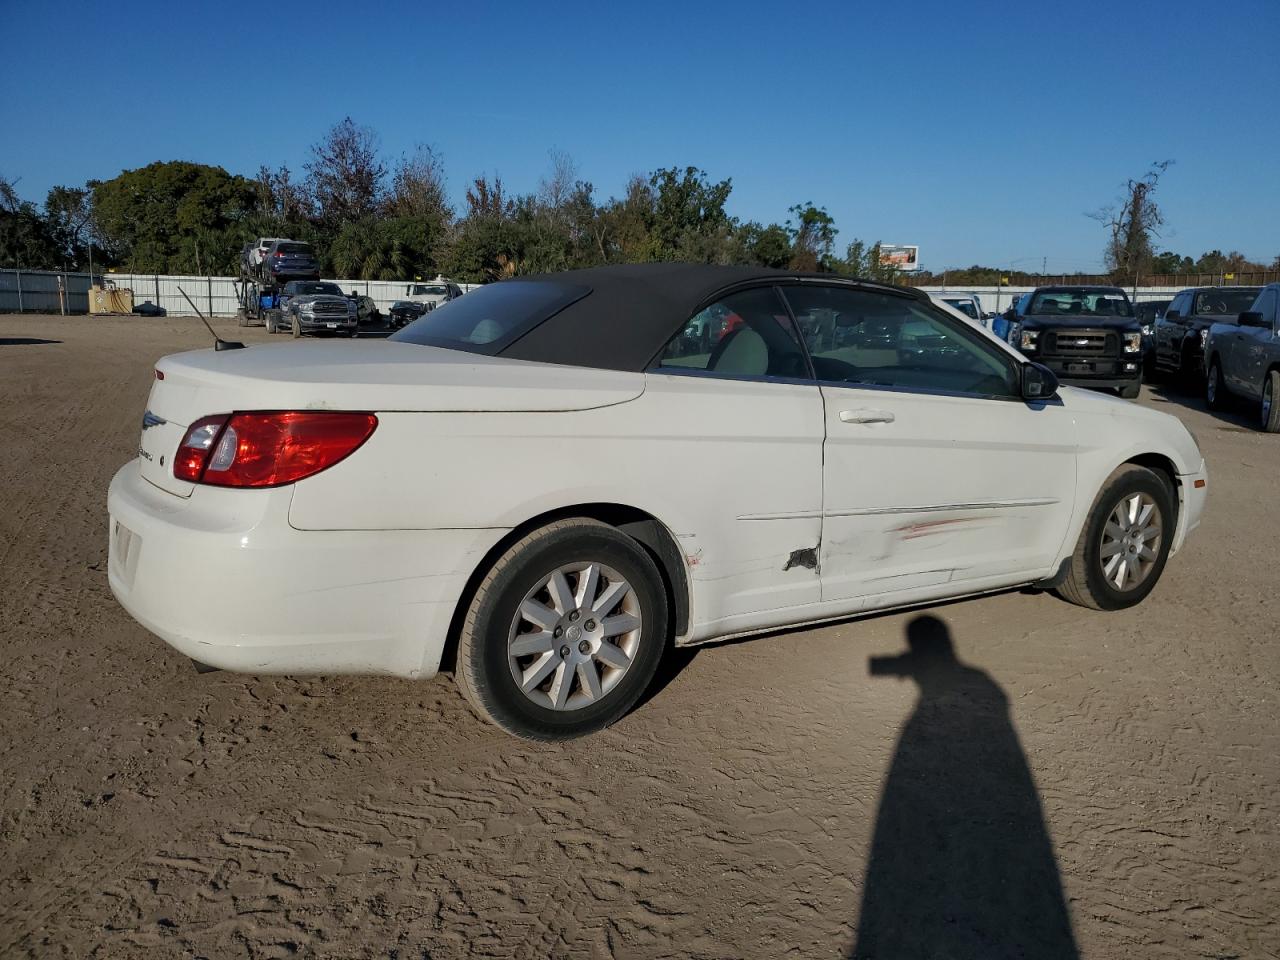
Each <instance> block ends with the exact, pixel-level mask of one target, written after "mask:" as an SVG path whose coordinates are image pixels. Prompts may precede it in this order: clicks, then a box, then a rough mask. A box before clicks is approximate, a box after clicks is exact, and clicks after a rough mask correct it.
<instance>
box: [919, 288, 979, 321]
mask: <svg viewBox="0 0 1280 960" xmlns="http://www.w3.org/2000/svg"><path fill="white" fill-rule="evenodd" d="M929 299H930V300H932V301H933V302H934V303H941V304H946V305H947V306H948V307H951V308H952V309H953V310H958V311H960V312H961V313H963V314H964V315H965V316H966V317H968V318H969V319H970V320H973V321H974V322H976V323H978V324H979V325H981V326H984V327H985V326H988V324H989V323H990V320H991V318H992V317H993V316H995V314H992V313H987V312H986V311H984V310H983V309H982V298H981V297H979V296H978V295H977V294H976V293H945V292H944V293H931V294H929Z"/></svg>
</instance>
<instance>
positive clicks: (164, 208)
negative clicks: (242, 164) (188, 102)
mask: <svg viewBox="0 0 1280 960" xmlns="http://www.w3.org/2000/svg"><path fill="white" fill-rule="evenodd" d="M90 186H91V192H92V206H93V212H92V216H93V221H94V224H95V225H96V227H97V229H98V230H100V231H101V233H102V235H103V238H104V239H106V240H107V241H108V242H109V243H110V244H111V245H112V246H113V247H114V248H115V250H116V252H117V255H118V256H119V257H120V259H121V261H122V262H123V263H124V265H125V266H126V267H127V268H128V269H130V270H132V271H134V272H137V273H202V274H230V273H233V272H235V270H236V269H237V264H238V261H239V258H240V248H241V246H242V244H243V242H244V241H243V239H242V237H243V234H242V230H243V225H244V224H245V222H246V221H247V218H248V217H249V216H250V215H251V213H252V211H253V210H254V209H255V205H256V203H257V199H258V196H257V195H258V190H257V188H256V187H255V185H254V183H253V182H252V181H250V180H246V179H245V178H244V177H241V176H232V175H231V174H229V173H227V171H226V170H224V169H222V168H221V167H211V166H207V165H205V164H200V163H188V162H186V161H182V160H176V161H171V162H168V163H153V164H150V165H148V166H146V167H142V168H140V169H137V170H125V171H123V172H122V173H121V174H120V175H119V176H116V177H114V178H112V179H111V180H104V181H101V182H93V183H91V185H90Z"/></svg>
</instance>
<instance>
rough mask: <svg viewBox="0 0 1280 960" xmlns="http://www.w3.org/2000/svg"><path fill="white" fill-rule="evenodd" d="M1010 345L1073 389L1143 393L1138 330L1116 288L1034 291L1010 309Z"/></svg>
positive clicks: (1130, 395)
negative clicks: (1106, 389) (1011, 311)
mask: <svg viewBox="0 0 1280 960" xmlns="http://www.w3.org/2000/svg"><path fill="white" fill-rule="evenodd" d="M1014 312H1015V315H1014V317H1013V325H1012V327H1011V329H1010V331H1009V342H1010V343H1012V344H1013V345H1014V346H1015V347H1017V348H1018V349H1019V350H1021V351H1022V352H1023V353H1025V354H1026V355H1027V356H1028V357H1030V358H1031V359H1032V360H1035V361H1036V362H1037V363H1043V364H1044V365H1045V366H1046V367H1048V368H1049V369H1050V370H1052V371H1053V372H1054V373H1055V374H1057V375H1058V379H1059V380H1060V381H1061V382H1063V383H1065V384H1068V385H1069V386H1075V387H1099V388H1110V389H1115V390H1119V391H1120V396H1122V397H1125V398H1127V399H1130V400H1132V399H1133V398H1134V397H1136V396H1137V395H1138V391H1139V390H1141V388H1142V327H1141V326H1140V325H1139V324H1138V321H1137V319H1136V318H1135V317H1134V315H1133V306H1132V305H1131V304H1130V303H1129V298H1128V297H1126V296H1125V294H1124V291H1123V290H1121V289H1120V288H1119V287H1037V288H1036V289H1035V290H1033V291H1032V292H1031V293H1028V294H1024V295H1023V296H1022V297H1021V298H1020V299H1019V300H1018V302H1017V304H1016V305H1015V307H1014Z"/></svg>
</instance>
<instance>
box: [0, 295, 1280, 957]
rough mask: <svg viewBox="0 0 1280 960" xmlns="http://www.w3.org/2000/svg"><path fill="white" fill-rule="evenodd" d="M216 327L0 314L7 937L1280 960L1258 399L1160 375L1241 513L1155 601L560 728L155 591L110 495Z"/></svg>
mask: <svg viewBox="0 0 1280 960" xmlns="http://www.w3.org/2000/svg"><path fill="white" fill-rule="evenodd" d="M218 325H219V328H220V330H222V332H223V333H224V334H225V335H227V336H232V335H235V334H240V333H242V331H237V330H235V328H234V326H233V325H232V324H230V323H228V322H226V321H222V322H219V324H218ZM247 339H249V340H252V341H255V342H257V341H262V340H265V339H266V336H265V334H264V333H262V332H261V331H248V332H247ZM206 343H207V335H206V334H205V333H204V331H203V330H202V328H200V327H199V326H198V325H197V321H195V320H194V319H182V318H165V319H157V320H147V319H141V318H120V319H93V320H91V319H88V318H70V319H62V318H56V317H52V318H51V317H12V316H10V317H4V318H0V491H2V495H3V500H2V502H0V591H2V593H0V802H2V806H0V853H2V854H3V856H2V857H0V956H3V957H5V958H9V957H42V958H43V957H77V958H78V957H101V958H132V957H145V958H158V957H207V958H225V957H232V958H234V957H254V958H257V957H286V956H303V957H324V958H355V957H384V958H406V960H407V958H426V957H431V958H447V957H461V956H476V957H522V958H543V957H575V958H576V957H583V958H597V957H601V958H603V957H619V958H621V957H708V958H709V957H761V958H768V957H844V956H852V955H855V954H856V955H864V954H865V955H876V956H879V957H907V956H910V957H917V956H918V957H926V956H928V957H945V956H983V957H1005V956H1010V957H1012V956H1026V957H1073V956H1087V957H1098V958H1111V957H1115V958H1134V957H1144V958H1145V957H1155V958H1165V957H1168V958H1188V957H1204V958H1244V957H1250V958H1252V957H1275V956H1277V955H1280V877H1278V871H1280V866H1278V865H1280V720H1277V708H1278V706H1280V653H1278V652H1277V643H1278V642H1280V637H1277V625H1278V624H1280V591H1277V571H1278V570H1280V520H1277V513H1276V499H1275V498H1276V495H1277V477H1280V437H1271V436H1264V435H1261V434H1259V433H1256V432H1255V431H1254V430H1253V429H1252V426H1251V424H1248V423H1247V421H1246V420H1245V418H1244V416H1243V415H1231V416H1223V417H1219V416H1215V415H1211V414H1209V413H1207V412H1206V411H1205V410H1204V408H1203V406H1202V405H1201V404H1200V403H1199V402H1196V401H1191V400H1188V399H1186V398H1183V397H1180V396H1179V395H1177V394H1173V393H1171V394H1169V395H1168V396H1167V397H1166V396H1163V395H1162V394H1161V393H1160V392H1158V391H1157V392H1150V391H1148V392H1146V393H1144V397H1143V399H1142V401H1141V402H1143V403H1147V404H1152V405H1154V406H1157V407H1158V408H1159V409H1161V410H1165V411H1167V412H1169V413H1172V414H1174V415H1176V416H1179V417H1181V418H1183V420H1185V421H1186V422H1187V424H1188V425H1189V426H1191V428H1192V429H1193V430H1194V431H1195V432H1196V433H1197V434H1198V436H1199V438H1200V442H1201V444H1202V446H1203V449H1204V451H1205V454H1206V456H1207V458H1208V460H1209V464H1210V476H1211V499H1210V506H1209V512H1208V515H1207V517H1206V520H1205V524H1204V526H1202V528H1201V529H1200V531H1199V532H1198V533H1197V534H1196V535H1195V536H1194V537H1193V539H1192V540H1191V541H1190V543H1189V545H1188V546H1187V548H1186V549H1185V550H1184V551H1183V552H1182V553H1181V554H1180V555H1179V556H1177V557H1176V558H1174V559H1173V560H1172V561H1171V562H1170V565H1169V567H1168V570H1167V571H1166V573H1165V576H1164V579H1163V581H1162V582H1161V584H1160V585H1159V587H1158V588H1157V589H1156V591H1155V593H1154V594H1153V596H1152V597H1151V598H1150V599H1149V600H1148V601H1147V602H1146V603H1145V604H1144V605H1142V606H1141V607H1140V608H1138V609H1135V610H1131V611H1128V612H1125V613H1120V614H1099V613H1091V612H1086V611H1083V610H1081V609H1078V608H1076V607H1072V606H1069V605H1067V604H1066V603H1063V602H1061V601H1059V600H1057V599H1055V598H1053V597H1051V596H1048V595H1035V594H1031V593H1018V592H1015V593H1007V594H1002V595H999V596H993V597H987V598H983V599H977V600H969V601H964V602H958V603H952V604H948V605H944V606H939V607H935V608H933V609H931V610H929V611H914V612H908V613H902V614H894V615H887V616H880V617H874V618H870V619H863V620H856V621H849V622H844V623H840V624H837V625H833V626H828V627H824V628H822V629H812V630H801V631H792V632H785V633H780V634H777V635H774V636H771V637H766V638H762V639H756V640H753V641H750V642H744V643H733V644H725V645H721V646H716V647H710V648H706V649H703V650H701V651H699V652H698V653H697V654H696V655H694V656H686V657H682V658H678V659H676V660H675V661H673V662H672V663H671V665H670V667H669V669H667V670H666V671H665V673H664V675H663V677H662V678H661V682H660V683H659V684H658V685H657V687H656V688H655V690H654V692H653V693H652V695H651V696H650V697H649V698H648V699H647V700H646V701H645V702H644V703H642V704H641V706H639V707H638V708H637V709H636V710H635V711H634V712H633V713H632V714H631V715H630V716H628V717H627V718H625V719H624V720H623V721H622V722H620V723H618V724H617V725H616V726H614V727H613V728H611V729H610V730H608V731H606V732H604V733H603V734H600V735H597V736H594V737H591V738H589V739H586V740H582V741H578V742H574V743H570V744H565V745H555V746H538V745H530V744H526V743H523V742H520V741H517V740H513V739H511V738H509V737H507V736H504V735H503V734H501V733H499V732H498V731H497V730H496V729H493V728H491V727H488V726H485V725H483V724H482V723H480V722H479V721H477V720H476V719H475V717H473V715H472V714H471V713H470V712H469V711H468V709H467V707H466V706H465V704H464V703H463V701H462V699H461V698H460V697H459V695H458V694H457V692H456V691H455V689H454V687H453V684H452V682H451V680H450V679H449V678H447V677H440V678H437V679H436V680H432V681H429V682H420V683H412V682H407V681H396V680H387V679H361V678H313V679H290V678H255V677H248V676H235V675H231V674H226V673H211V674H205V675H198V674H196V673H195V671H194V670H193V669H192V667H191V664H190V663H189V662H187V661H186V660H184V659H183V658H182V657H180V656H179V655H178V654H176V653H175V652H173V651H172V650H170V649H169V648H168V647H166V646H165V645H164V644H163V643H162V642H161V641H159V640H157V639H156V638H154V637H152V636H151V635H149V634H148V633H147V632H146V631H145V630H143V629H142V628H141V627H140V626H138V625H137V624H136V623H134V622H133V621H132V620H131V619H130V618H129V617H128V616H127V615H126V614H125V613H124V611H123V610H121V609H120V608H119V607H118V606H117V605H116V603H115V602H114V600H113V598H112V596H111V593H110V591H109V589H108V586H107V578H106V560H107V558H106V548H107V531H106V513H105V497H106V489H107V484H108V481H109V480H110V478H111V475H112V473H113V472H114V471H115V470H116V469H117V467H119V466H120V465H121V464H122V463H124V462H125V461H126V460H128V459H129V458H130V457H131V456H132V455H133V451H134V450H135V449H136V446H137V439H138V432H139V430H138V428H139V419H140V416H141V413H142V410H143V408H144V401H145V398H146V394H147V390H148V388H149V381H150V371H151V365H152V362H153V361H154V360H155V359H156V358H157V357H159V356H161V355H163V354H166V353H170V352H174V351H177V350H181V349H187V348H195V347H202V346H205V345H206ZM992 480H993V483H998V478H994V477H993V478H992ZM191 600H192V603H193V604H201V603H208V604H213V603H221V602H232V603H233V602H235V598H234V597H220V596H219V594H218V591H217V584H213V583H211V584H210V589H209V592H208V594H207V595H205V596H202V597H192V598H191ZM909 635H910V636H912V637H915V638H916V639H917V640H921V641H922V642H921V643H918V644H917V647H916V649H917V654H916V656H915V658H914V659H913V658H911V657H902V658H899V659H896V660H891V661H882V662H884V663H886V664H887V668H886V670H883V671H876V672H873V671H872V669H871V667H872V660H871V658H873V657H898V656H899V655H901V654H903V653H904V652H905V651H906V650H907V649H908V639H909ZM948 643H949V644H950V646H951V649H952V650H953V652H954V659H953V658H951V657H948V655H947V650H946V647H947V645H948ZM921 651H924V653H922V652H921ZM925 653H927V654H928V655H927V656H925ZM922 657H923V658H924V659H921V658H922ZM882 799H884V800H885V803H884V805H883V806H882V804H881V801H882ZM975 913H976V914H983V915H985V916H986V918H987V919H988V920H990V921H992V923H991V924H990V925H988V926H987V927H986V928H985V929H986V930H987V933H985V934H982V933H980V932H979V931H977V930H976V928H974V927H973V926H971V925H970V924H969V923H968V922H967V921H966V919H965V918H970V917H972V916H974V915H975ZM992 929H995V930H1001V931H1003V932H1002V933H1001V934H999V935H994V936H993V935H992V934H991V933H990V930H992ZM984 937H985V939H983V938H984Z"/></svg>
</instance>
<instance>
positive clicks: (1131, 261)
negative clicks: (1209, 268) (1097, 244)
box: [1091, 160, 1173, 283]
mask: <svg viewBox="0 0 1280 960" xmlns="http://www.w3.org/2000/svg"><path fill="white" fill-rule="evenodd" d="M1172 163H1173V161H1172V160H1161V161H1160V162H1158V163H1153V164H1152V165H1151V169H1150V170H1148V171H1147V173H1146V174H1145V175H1144V176H1143V177H1141V178H1140V179H1137V180H1129V181H1128V182H1127V183H1126V184H1125V192H1124V196H1123V197H1122V198H1121V199H1120V200H1118V201H1116V204H1112V205H1111V206H1108V207H1104V208H1102V209H1101V210H1099V211H1098V212H1097V213H1094V214H1091V216H1092V217H1093V219H1095V220H1097V221H1098V222H1099V223H1101V224H1102V225H1103V226H1105V227H1106V228H1107V231H1108V234H1109V236H1108V238H1107V245H1106V249H1105V250H1104V252H1103V261H1104V262H1105V263H1106V265H1107V268H1108V269H1109V270H1110V271H1111V272H1112V273H1114V274H1116V275H1118V276H1119V277H1120V278H1123V279H1124V280H1126V281H1132V282H1135V283H1136V282H1137V278H1138V276H1139V274H1141V273H1144V272H1147V273H1149V272H1150V268H1151V261H1152V257H1153V255H1154V253H1155V238H1156V237H1158V236H1159V235H1160V227H1161V226H1163V225H1164V216H1163V215H1162V214H1161V212H1160V207H1159V206H1158V205H1157V204H1156V201H1155V196H1154V194H1155V191H1156V187H1157V186H1158V185H1159V183H1160V177H1161V176H1162V175H1163V174H1164V172H1165V171H1166V170H1167V169H1169V166H1170V165H1171V164H1172Z"/></svg>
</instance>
